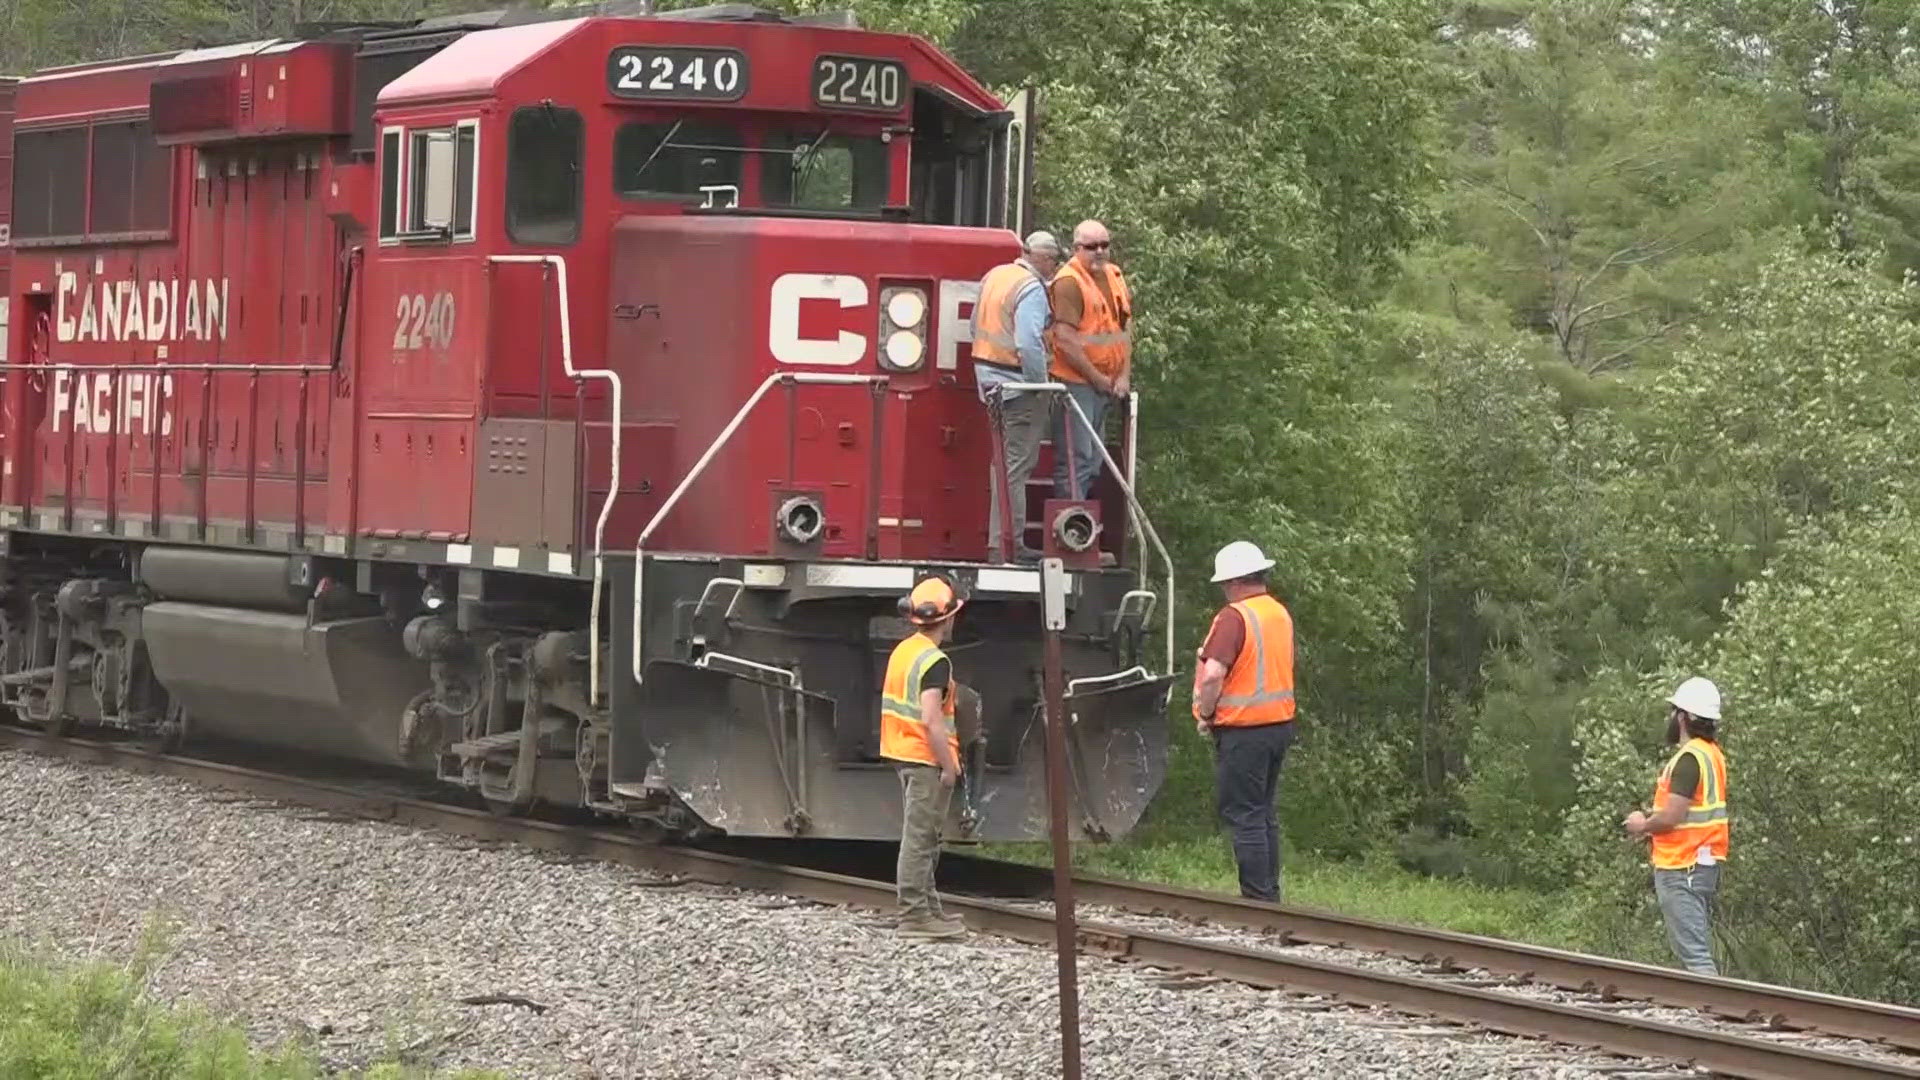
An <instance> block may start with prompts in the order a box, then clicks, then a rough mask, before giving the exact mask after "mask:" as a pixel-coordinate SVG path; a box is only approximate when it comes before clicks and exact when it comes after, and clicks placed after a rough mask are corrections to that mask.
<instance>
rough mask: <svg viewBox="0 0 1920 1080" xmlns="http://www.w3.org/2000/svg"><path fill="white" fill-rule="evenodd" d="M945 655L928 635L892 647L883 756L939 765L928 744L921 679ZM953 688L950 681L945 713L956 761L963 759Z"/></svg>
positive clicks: (884, 687) (884, 689) (883, 710)
mask: <svg viewBox="0 0 1920 1080" xmlns="http://www.w3.org/2000/svg"><path fill="white" fill-rule="evenodd" d="M945 655H946V653H944V652H942V651H941V650H940V646H938V645H935V644H934V643H933V639H932V638H930V637H928V636H927V635H925V634H911V635H909V636H908V637H907V638H906V640H904V641H902V642H901V643H900V644H898V645H895V646H894V647H893V655H892V656H891V657H889V658H888V660H887V678H886V681H885V682H884V683H882V684H881V686H880V756H881V757H883V758H890V759H892V760H894V761H917V762H919V763H921V764H922V765H938V764H939V762H938V761H935V760H934V757H933V747H932V746H931V745H930V744H929V743H928V742H927V725H926V722H925V721H923V720H922V719H921V718H920V680H921V678H922V677H924V676H925V675H926V673H927V669H928V668H930V667H932V666H933V665H934V664H935V663H936V662H938V661H939V659H940V658H941V657H943V656H945ZM953 699H954V685H953V678H952V676H951V675H949V676H948V678H947V696H946V704H945V706H944V708H943V709H942V712H944V713H945V715H946V721H947V745H948V746H949V747H951V748H952V749H953V760H954V762H955V763H956V764H957V763H958V762H959V760H960V735H959V732H958V730H957V729H956V728H955V727H954V726H953Z"/></svg>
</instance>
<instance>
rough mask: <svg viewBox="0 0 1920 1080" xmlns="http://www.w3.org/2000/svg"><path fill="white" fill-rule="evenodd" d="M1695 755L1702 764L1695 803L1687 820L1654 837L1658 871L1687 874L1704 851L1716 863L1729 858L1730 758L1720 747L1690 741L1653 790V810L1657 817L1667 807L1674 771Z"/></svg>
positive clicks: (1700, 741)
mask: <svg viewBox="0 0 1920 1080" xmlns="http://www.w3.org/2000/svg"><path fill="white" fill-rule="evenodd" d="M1688 754H1692V755H1694V756H1695V757H1697V758H1699V760H1700V783H1699V784H1698V785H1697V786H1696V787H1695V788H1694V789H1693V803H1692V805H1690V806H1688V807H1687V816H1686V817H1685V818H1682V819H1681V821H1680V824H1679V825H1678V826H1676V827H1675V828H1673V829H1672V830H1670V831H1668V832H1663V833H1655V834H1653V836H1652V837H1651V839H1652V841H1653V865H1654V867H1655V868H1656V869H1659V870H1685V869H1687V868H1688V867H1690V866H1692V865H1693V864H1694V863H1695V862H1697V861H1698V860H1699V853H1700V849H1701V848H1706V849H1707V850H1708V851H1709V852H1712V854H1713V858H1714V861H1715V862H1719V861H1722V860H1724V859H1725V858H1726V857H1727V833H1728V829H1727V758H1726V755H1724V754H1722V753H1721V752H1720V747H1719V746H1717V745H1716V744H1714V743H1711V742H1708V741H1707V740H1705V739H1688V740H1687V741H1686V743H1685V745H1683V746H1681V747H1680V749H1679V751H1677V752H1676V753H1675V754H1674V755H1673V757H1671V758H1669V759H1667V766H1666V768H1664V769H1661V770H1660V780H1659V782H1658V783H1656V784H1654V786H1653V809H1654V811H1655V812H1656V813H1657V812H1658V811H1659V810H1660V808H1661V807H1663V806H1665V805H1667V789H1668V787H1669V786H1670V785H1671V784H1672V782H1673V767H1674V766H1675V765H1678V764H1680V759H1681V758H1682V757H1685V756H1686V755H1688Z"/></svg>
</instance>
